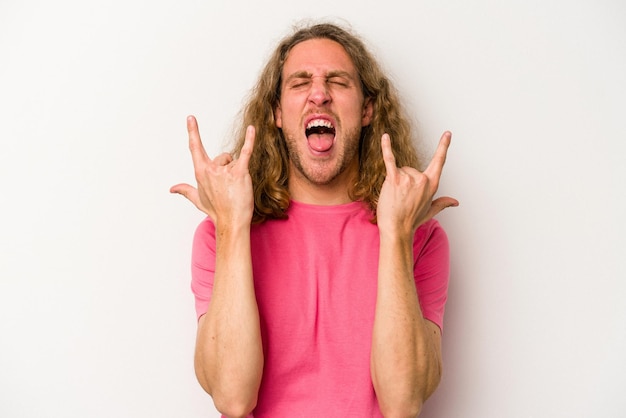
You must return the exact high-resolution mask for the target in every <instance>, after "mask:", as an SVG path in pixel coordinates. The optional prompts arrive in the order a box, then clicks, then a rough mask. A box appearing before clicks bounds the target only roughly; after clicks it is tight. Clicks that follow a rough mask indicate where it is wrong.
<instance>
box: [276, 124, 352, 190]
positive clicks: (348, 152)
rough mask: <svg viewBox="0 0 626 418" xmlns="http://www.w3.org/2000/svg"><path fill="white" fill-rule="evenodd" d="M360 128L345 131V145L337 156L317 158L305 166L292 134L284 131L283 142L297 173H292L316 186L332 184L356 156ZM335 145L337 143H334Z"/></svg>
mask: <svg viewBox="0 0 626 418" xmlns="http://www.w3.org/2000/svg"><path fill="white" fill-rule="evenodd" d="M360 136H361V129H360V128H355V129H353V130H352V131H349V132H346V136H345V139H344V141H343V142H344V144H345V147H344V148H343V149H341V150H339V152H338V154H337V156H336V157H335V158H333V159H332V160H319V161H316V162H313V163H311V164H309V165H308V166H305V165H304V164H303V162H302V158H301V155H300V154H299V153H298V148H297V146H296V140H295V139H294V137H293V136H292V135H289V133H287V132H285V142H286V144H287V152H288V155H289V160H290V161H291V165H292V166H293V167H295V169H296V170H297V171H298V173H294V174H295V175H298V176H299V177H302V178H304V179H306V180H307V181H308V182H310V183H311V184H315V185H317V186H327V185H329V184H332V183H333V182H334V181H335V180H336V179H337V178H338V177H339V176H340V175H341V174H342V173H344V172H345V171H346V169H347V168H348V167H349V166H350V164H352V162H353V161H354V160H355V159H356V158H358V152H359V142H360V141H359V139H360ZM334 146H335V147H336V146H337V144H335V145H334Z"/></svg>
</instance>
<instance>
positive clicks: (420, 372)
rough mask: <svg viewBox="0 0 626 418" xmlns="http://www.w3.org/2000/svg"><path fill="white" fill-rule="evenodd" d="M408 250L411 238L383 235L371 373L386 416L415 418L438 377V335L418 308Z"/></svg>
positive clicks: (411, 256)
mask: <svg viewBox="0 0 626 418" xmlns="http://www.w3.org/2000/svg"><path fill="white" fill-rule="evenodd" d="M412 248H413V247H412V235H410V236H409V235H408V234H405V236H404V237H398V236H390V235H385V234H381V242H380V256H379V269H378V295H377V301H376V314H375V320H374V330H373V338H372V357H371V373H372V381H373V384H374V389H375V391H376V396H377V398H378V401H379V405H380V407H381V410H382V411H383V413H384V414H385V416H413V417H414V416H417V414H418V413H419V411H420V409H421V407H422V404H423V402H424V401H425V400H426V399H427V398H428V397H429V396H430V394H431V393H432V392H433V391H434V390H435V388H436V387H437V385H438V383H439V379H440V376H441V354H440V347H439V344H438V342H439V339H438V337H439V335H438V332H439V331H438V329H436V325H434V324H432V323H430V322H429V321H427V320H425V319H424V317H423V315H422V312H421V309H420V305H419V300H418V297H417V292H416V289H415V281H414V278H413V251H412ZM433 333H437V335H433Z"/></svg>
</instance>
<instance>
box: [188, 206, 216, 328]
mask: <svg viewBox="0 0 626 418" xmlns="http://www.w3.org/2000/svg"><path fill="white" fill-rule="evenodd" d="M214 276H215V225H214V224H213V222H212V221H211V219H210V218H208V217H207V218H206V219H205V220H204V221H203V222H202V223H200V225H198V227H197V228H196V232H195V234H194V237H193V246H192V251H191V291H192V292H193V295H194V298H195V305H196V315H197V317H198V319H199V318H200V317H201V316H202V315H204V314H205V313H206V311H207V310H208V309H209V302H210V301H211V294H212V293H213V278H214Z"/></svg>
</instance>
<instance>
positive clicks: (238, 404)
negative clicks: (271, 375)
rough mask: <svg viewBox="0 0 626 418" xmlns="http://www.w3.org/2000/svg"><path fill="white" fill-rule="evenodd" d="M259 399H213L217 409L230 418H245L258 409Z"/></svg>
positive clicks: (215, 397)
mask: <svg viewBox="0 0 626 418" xmlns="http://www.w3.org/2000/svg"><path fill="white" fill-rule="evenodd" d="M256 402H257V398H256V397H254V398H248V399H244V398H241V397H240V398H235V397H224V398H221V397H218V396H214V397H213V403H214V404H215V408H216V409H217V410H218V411H219V413H221V414H222V415H224V416H226V417H228V418H245V417H247V416H249V415H250V414H251V413H252V411H253V410H254V408H255V407H256Z"/></svg>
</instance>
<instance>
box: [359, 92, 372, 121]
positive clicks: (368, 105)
mask: <svg viewBox="0 0 626 418" xmlns="http://www.w3.org/2000/svg"><path fill="white" fill-rule="evenodd" d="M373 116H374V103H372V98H371V97H368V98H366V99H365V103H364V104H363V116H362V117H361V126H369V124H370V123H371V122H372V118H373Z"/></svg>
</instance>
